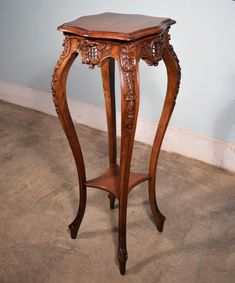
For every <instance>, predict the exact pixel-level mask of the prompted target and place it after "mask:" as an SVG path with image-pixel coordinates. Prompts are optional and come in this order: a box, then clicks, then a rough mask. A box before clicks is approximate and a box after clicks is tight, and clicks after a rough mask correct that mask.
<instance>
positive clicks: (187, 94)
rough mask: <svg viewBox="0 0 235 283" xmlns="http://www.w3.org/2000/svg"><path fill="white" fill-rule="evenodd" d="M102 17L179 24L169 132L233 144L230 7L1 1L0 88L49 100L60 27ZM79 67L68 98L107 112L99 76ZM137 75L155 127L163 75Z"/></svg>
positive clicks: (234, 40)
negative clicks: (178, 79) (178, 70)
mask: <svg viewBox="0 0 235 283" xmlns="http://www.w3.org/2000/svg"><path fill="white" fill-rule="evenodd" d="M104 11H111V12H123V13H140V14H146V15H152V16H165V17H171V18H173V19H175V20H176V21H177V24H176V25H174V26H173V27H172V29H171V35H172V43H173V45H174V47H175V50H176V52H177V54H178V57H179V58H180V62H181V67H182V83H181V89H180V94H179V97H178V100H177V105H176V109H175V113H174V115H173V119H172V121H171V126H172V127H175V128H180V129H184V130H188V131H191V132H194V133H198V134H202V135H205V136H208V137H214V138H218V139H221V140H225V141H228V142H231V143H235V55H234V54H235V34H234V27H235V2H233V1H232V0H216V1H215V0H207V1H202V0H190V1H189V0H164V1H159V0H145V1H142V0H141V1H140V0H135V1H127V0H119V1H110V0H109V1H108V0H99V1H93V2H92V1H78V0H67V1H66V0H50V1H49V0H40V1H36V0H21V1H19V0H18V1H17V0H15V1H13V0H5V1H4V0H0V43H1V45H0V51H1V52H0V80H6V81H11V82H14V83H18V84H22V85H26V86H29V87H32V88H36V89H40V90H43V91H46V92H49V91H50V78H51V73H52V70H53V67H54V65H55V62H56V60H57V59H58V56H59V53H60V51H61V43H62V39H63V36H62V33H60V32H58V31H57V30H56V27H57V26H58V25H60V24H61V23H63V22H66V21H70V20H72V19H75V18H77V17H79V16H82V15H86V14H95V13H101V12H104ZM79 61H80V59H78V60H77V61H76V63H75V65H74V66H73V67H72V71H71V74H70V77H69V87H68V90H69V96H70V97H73V98H76V99H78V100H81V101H84V102H88V103H90V104H96V105H103V97H102V93H101V92H102V89H101V81H100V72H99V69H97V68H96V70H94V71H88V69H87V66H84V65H82V66H81V65H80V63H79ZM140 74H141V91H142V93H141V111H140V116H141V117H142V118H145V119H149V120H153V121H156V120H158V118H159V113H160V109H161V104H162V101H163V97H164V91H165V84H166V79H165V75H166V74H165V68H164V66H163V64H161V65H160V66H159V67H158V68H153V67H152V68H151V67H147V66H146V65H145V63H141V66H140ZM117 79H118V77H117ZM118 86H119V85H118ZM117 90H119V88H117Z"/></svg>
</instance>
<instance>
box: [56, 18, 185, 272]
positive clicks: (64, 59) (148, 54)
mask: <svg viewBox="0 0 235 283" xmlns="http://www.w3.org/2000/svg"><path fill="white" fill-rule="evenodd" d="M174 23H175V21H174V20H171V19H168V18H156V17H148V16H143V15H126V14H113V13H103V14H98V15H93V16H86V17H81V18H79V19H77V20H75V21H72V22H69V23H65V24H63V25H61V26H59V27H58V29H59V30H61V31H63V33H64V35H65V39H64V43H63V46H64V50H63V51H62V54H61V56H60V58H59V61H58V62H57V65H56V67H55V69H54V74H53V77H52V94H53V100H54V104H55V107H56V111H57V114H58V117H59V119H60V122H61V124H62V127H63V129H64V132H65V134H66V136H67V138H68V141H69V144H70V146H71V149H72V152H73V156H74V159H75V163H76V167H77V172H78V179H79V190H80V201H79V209H78V213H77V216H76V218H75V220H74V221H73V222H72V223H71V224H70V225H69V229H70V231H71V237H72V238H73V239H75V238H76V236H77V233H78V229H79V226H80V224H81V222H82V219H83V216H84V212H85V208H86V200H87V187H94V188H99V189H102V190H106V191H108V192H109V198H110V207H111V208H114V203H115V199H118V201H119V218H118V219H119V220H118V254H117V256H118V261H119V265H120V273H121V274H125V271H126V261H127V246H126V215H127V198H128V193H129V192H130V191H131V190H132V189H133V188H134V187H135V186H136V185H138V184H139V183H141V182H144V181H148V193H149V204H150V207H151V210H152V212H153V215H154V218H155V221H156V226H157V229H158V231H160V232H161V231H162V230H163V225H164V221H165V217H164V216H163V214H162V213H161V212H160V210H159V208H158V205H157V201H156V193H155V179H156V169H157V161H158V157H159V152H160V147H161V144H162V140H163V137H164V134H165V131H166V128H167V125H168V123H169V120H170V117H171V114H172V111H173V108H174V105H175V100H176V96H177V93H178V90H179V84H180V66H179V61H178V59H177V56H176V54H175V52H174V50H173V47H172V45H170V43H169V40H170V36H169V29H170V26H171V25H172V24H174ZM78 54H80V56H81V59H82V63H84V64H87V65H89V68H91V69H93V68H94V66H96V65H98V66H99V67H100V68H101V73H102V81H103V89H104V97H105V106H106V114H107V125H108V142H109V168H108V169H107V171H106V172H105V173H104V174H103V175H101V176H99V177H97V178H95V179H92V180H87V178H86V173H85V166H84V160H83V155H82V151H81V147H80V144H79V140H78V137H77V134H76V131H75V128H74V124H73V121H72V119H71V115H70V112H69V109H68V105H67V98H66V80H67V76H68V72H69V69H70V67H71V65H72V63H73V61H74V59H75V58H76V57H77V55H78ZM140 59H143V60H144V61H145V62H146V63H147V64H148V65H149V66H157V65H158V63H159V61H160V60H162V59H163V61H164V63H165V65H166V69H167V77H168V84H167V92H166V97H165V101H164V105H163V110H162V113H161V118H160V121H159V125H158V128H157V132H156V135H155V139H154V142H153V145H152V152H151V157H150V164H149V171H148V172H146V173H136V172H131V171H130V166H131V156H132V151H133V144H134V136H135V130H136V123H137V115H138V110H139V98H140V92H139V61H140ZM115 61H116V62H117V64H118V68H119V72H120V77H121V151H120V165H118V164H117V143H116V119H115V117H116V113H115V112H116V109H115V92H114V68H115Z"/></svg>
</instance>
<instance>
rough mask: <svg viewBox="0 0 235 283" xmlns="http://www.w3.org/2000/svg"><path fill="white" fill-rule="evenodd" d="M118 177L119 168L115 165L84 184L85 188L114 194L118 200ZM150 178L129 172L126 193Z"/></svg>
mask: <svg viewBox="0 0 235 283" xmlns="http://www.w3.org/2000/svg"><path fill="white" fill-rule="evenodd" d="M119 176H120V167H119V166H118V165H115V166H113V167H111V168H109V169H108V170H107V171H106V172H105V173H104V174H102V175H101V176H99V177H96V178H94V179H91V180H88V181H87V182H86V185H87V187H93V188H97V189H101V190H105V191H107V192H110V193H112V194H114V195H115V196H116V197H117V198H119ZM150 178H151V177H150V176H149V175H148V174H144V173H137V172H130V177H129V186H128V192H130V191H131V190H132V189H133V188H134V187H135V186H136V185H138V184H140V183H142V182H144V181H147V180H149V179H150Z"/></svg>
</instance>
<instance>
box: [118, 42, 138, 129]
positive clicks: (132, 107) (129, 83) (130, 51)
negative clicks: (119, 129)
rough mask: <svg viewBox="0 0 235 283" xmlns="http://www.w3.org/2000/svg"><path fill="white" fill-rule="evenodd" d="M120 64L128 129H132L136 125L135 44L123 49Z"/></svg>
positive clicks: (124, 46) (127, 45) (125, 46)
mask: <svg viewBox="0 0 235 283" xmlns="http://www.w3.org/2000/svg"><path fill="white" fill-rule="evenodd" d="M120 64H121V67H122V70H123V71H124V80H125V93H124V95H125V100H126V108H125V109H126V110H125V111H126V116H127V119H126V128H127V129H129V130H130V129H132V128H133V124H134V115H135V112H136V90H135V83H136V82H135V72H136V70H135V67H136V59H135V45H134V44H133V43H130V44H125V45H123V46H122V47H121V52H120Z"/></svg>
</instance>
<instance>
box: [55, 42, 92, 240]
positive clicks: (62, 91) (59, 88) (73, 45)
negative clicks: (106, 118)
mask: <svg viewBox="0 0 235 283" xmlns="http://www.w3.org/2000/svg"><path fill="white" fill-rule="evenodd" d="M77 44H78V43H77V39H76V37H73V36H71V37H69V36H66V37H65V40H64V44H63V45H64V50H63V52H62V54H61V56H60V59H59V61H58V62H57V65H56V67H55V69H54V73H53V77H52V84H51V87H52V94H53V100H54V104H55V108H56V111H57V114H58V117H59V119H60V122H61V125H62V127H63V129H64V132H65V134H66V136H67V139H68V141H69V144H70V147H71V150H72V153H73V156H74V160H75V163H76V167H77V172H78V179H79V191H80V199H79V209H78V213H77V216H76V218H75V220H74V221H73V222H72V223H71V224H70V225H69V229H70V231H71V237H72V238H73V239H75V238H76V236H77V232H78V229H79V226H80V224H81V222H82V219H83V216H84V212H85V208H86V198H87V197H86V194H87V192H86V185H85V183H86V176H85V167H84V161H83V156H82V152H81V147H80V143H79V140H78V137H77V134H76V130H75V128H74V124H73V121H72V119H71V115H70V112H69V108H68V104H67V98H66V81H67V76H68V72H69V69H70V67H71V65H72V63H73V61H74V60H75V58H76V56H77Z"/></svg>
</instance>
